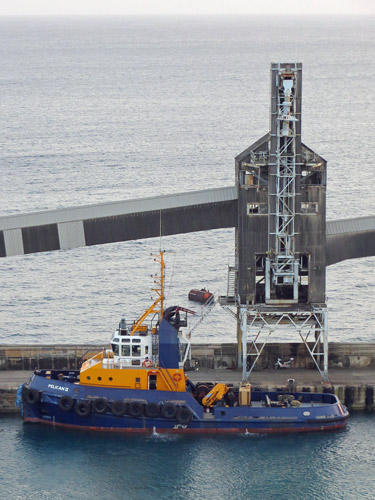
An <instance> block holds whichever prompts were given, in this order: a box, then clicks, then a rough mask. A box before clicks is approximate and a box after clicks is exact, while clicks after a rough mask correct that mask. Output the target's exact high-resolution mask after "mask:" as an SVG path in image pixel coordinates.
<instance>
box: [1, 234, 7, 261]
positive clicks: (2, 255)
mask: <svg viewBox="0 0 375 500" xmlns="http://www.w3.org/2000/svg"><path fill="white" fill-rule="evenodd" d="M0 257H6V253H5V241H4V233H3V231H0Z"/></svg>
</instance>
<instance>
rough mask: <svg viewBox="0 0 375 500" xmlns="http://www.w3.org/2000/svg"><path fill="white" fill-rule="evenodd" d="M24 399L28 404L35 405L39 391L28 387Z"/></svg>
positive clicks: (38, 398) (38, 399)
mask: <svg viewBox="0 0 375 500" xmlns="http://www.w3.org/2000/svg"><path fill="white" fill-rule="evenodd" d="M25 399H26V401H27V403H29V404H30V405H35V404H36V403H38V402H39V401H40V393H39V391H37V390H36V389H28V390H27V392H26V396H25Z"/></svg>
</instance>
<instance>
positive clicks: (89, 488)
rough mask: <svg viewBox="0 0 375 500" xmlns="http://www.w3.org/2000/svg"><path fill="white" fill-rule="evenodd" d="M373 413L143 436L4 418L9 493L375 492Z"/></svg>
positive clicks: (294, 495)
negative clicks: (317, 427) (249, 429)
mask: <svg viewBox="0 0 375 500" xmlns="http://www.w3.org/2000/svg"><path fill="white" fill-rule="evenodd" d="M374 418H375V417H374V415H365V414H359V415H358V414H357V415H354V416H353V417H352V418H351V420H350V421H349V424H348V427H347V429H346V430H344V431H340V432H331V433H322V434H315V433H313V434H304V435H302V434H301V435H294V436H293V435H283V436H258V435H254V434H253V435H241V436H237V437H235V436H226V437H215V436H208V437H204V436H200V437H191V436H190V437H184V436H163V435H153V436H149V437H144V436H142V437H135V436H130V437H127V436H124V435H116V436H114V435H110V434H101V433H95V432H93V433H91V432H76V431H68V430H65V429H56V428H55V429H54V428H49V427H47V428H45V427H42V426H39V425H35V424H22V422H21V419H18V418H17V419H16V418H12V417H1V418H0V453H1V456H2V461H1V465H0V485H1V494H0V496H1V498H4V499H7V500H16V499H27V500H68V499H69V500H70V499H72V500H75V499H77V500H86V499H87V500H89V499H90V500H91V499H93V498H95V499H96V498H101V499H103V500H111V499H129V500H159V499H163V500H164V499H165V500H202V499H203V500H208V499H217V500H274V499H275V500H276V499H277V500H343V499H345V500H359V499H361V500H364V499H366V500H373V499H374V491H375V477H374V468H375V458H374V448H375V435H374V433H373V432H369V429H371V428H372V427H373V426H374V424H375V421H374Z"/></svg>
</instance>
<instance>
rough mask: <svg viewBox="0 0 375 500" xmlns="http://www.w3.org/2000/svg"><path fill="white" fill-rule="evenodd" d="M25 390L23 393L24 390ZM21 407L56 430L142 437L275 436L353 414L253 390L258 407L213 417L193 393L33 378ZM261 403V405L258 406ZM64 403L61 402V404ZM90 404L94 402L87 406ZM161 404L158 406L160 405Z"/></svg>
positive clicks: (327, 402)
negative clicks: (116, 407)
mask: <svg viewBox="0 0 375 500" xmlns="http://www.w3.org/2000/svg"><path fill="white" fill-rule="evenodd" d="M21 388H22V389H21ZM21 388H20V392H21V391H22V392H23V396H22V397H20V406H21V407H22V410H23V418H24V421H25V422H39V423H43V424H49V425H54V426H63V427H70V428H77V429H87V430H101V431H113V432H138V433H152V432H158V433H200V432H206V433H210V432H211V433H236V432H237V433H241V432H242V433H246V432H248V433H271V432H305V431H322V430H333V429H339V428H342V427H344V426H345V424H346V420H347V418H348V416H349V414H348V412H347V410H346V408H345V407H343V406H342V405H341V404H340V402H339V401H338V399H337V398H336V396H334V395H332V394H312V393H294V396H295V397H296V399H297V398H300V400H302V401H303V403H302V405H301V406H300V407H298V408H293V407H280V406H275V407H271V406H265V405H262V404H261V402H262V401H263V399H265V396H266V394H267V395H268V397H269V398H270V399H271V400H277V396H278V394H280V393H272V392H267V393H266V392H261V391H259V392H253V393H252V398H253V400H254V403H253V404H252V406H249V407H247V406H233V407H227V406H218V405H217V406H215V407H214V408H213V410H212V412H211V413H209V414H207V413H205V412H204V408H203V407H202V406H201V405H200V404H199V403H198V402H197V401H196V400H195V399H194V397H193V396H192V395H191V393H189V392H167V391H151V390H150V391H144V390H136V389H113V388H103V387H95V386H86V385H80V384H77V383H72V382H68V381H58V380H51V379H48V378H46V377H45V376H40V375H36V374H35V375H33V376H32V378H31V380H30V382H29V384H28V385H27V386H21ZM30 391H33V394H34V395H35V394H37V400H35V401H33V400H32V401H30V399H32V398H30V397H28V394H29V393H30ZM64 396H67V398H65V399H66V400H67V401H68V402H71V403H72V407H71V408H61V401H60V400H61V398H62V397H64ZM98 398H101V399H102V398H105V400H106V401H107V402H108V406H107V408H106V409H105V411H104V412H103V413H97V412H96V411H95V410H94V409H93V408H91V406H93V405H92V403H93V402H95V400H98ZM82 401H85V402H86V403H85V404H86V405H87V406H90V410H89V412H88V414H87V415H86V416H82V415H79V414H78V413H77V405H78V404H79V403H80V402H82ZM114 401H117V402H118V401H125V402H126V403H127V404H128V405H129V404H131V403H132V402H137V404H138V403H140V405H139V404H138V406H141V408H146V407H147V405H149V406H150V403H151V405H153V404H154V405H153V406H154V407H155V406H156V405H157V406H158V408H159V407H161V406H162V405H165V404H166V403H169V404H171V403H172V405H174V406H175V407H176V408H181V409H182V408H183V409H184V411H185V412H186V411H187V412H188V413H189V414H190V415H191V421H189V422H186V423H184V422H183V421H181V418H179V416H178V415H177V418H176V415H174V416H173V417H172V418H166V417H162V416H160V415H159V416H157V417H149V416H146V415H145V412H144V411H143V410H142V415H140V416H132V415H129V412H127V413H126V414H124V415H120V416H117V415H114V414H113V411H112V406H111V403H113V402H114ZM256 401H258V402H256ZM59 402H60V404H59ZM87 402H89V403H87ZM155 403H156V405H155Z"/></svg>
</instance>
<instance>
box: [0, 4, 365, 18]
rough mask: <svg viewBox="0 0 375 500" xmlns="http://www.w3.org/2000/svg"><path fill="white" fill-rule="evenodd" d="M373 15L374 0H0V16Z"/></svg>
mask: <svg viewBox="0 0 375 500" xmlns="http://www.w3.org/2000/svg"><path fill="white" fill-rule="evenodd" d="M168 14H179V15H184V14H185V15H189V14H202V15H203V14H211V15H215V14H287V15H290V14H327V15H329V14H331V15H332V14H335V15H340V14H342V15H348V14H349V15H350V14H352V15H361V14H362V15H365V14H366V15H368V14H375V1H374V0H0V15H3V16H4V15H168Z"/></svg>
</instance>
